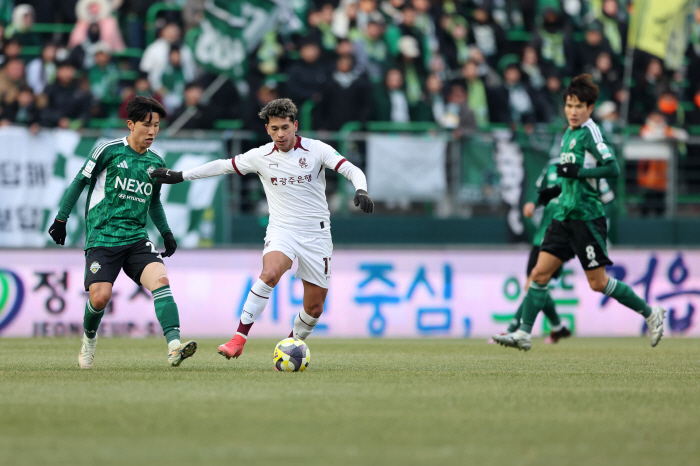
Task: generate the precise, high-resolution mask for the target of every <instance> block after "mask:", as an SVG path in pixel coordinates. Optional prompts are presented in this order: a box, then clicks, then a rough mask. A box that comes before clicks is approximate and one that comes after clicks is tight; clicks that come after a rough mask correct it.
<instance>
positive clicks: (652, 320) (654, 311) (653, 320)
mask: <svg viewBox="0 0 700 466" xmlns="http://www.w3.org/2000/svg"><path fill="white" fill-rule="evenodd" d="M665 317H666V309H664V308H663V307H661V306H654V307H653V308H651V315H649V317H647V318H646V321H647V325H648V326H649V336H650V338H651V346H652V348H653V347H654V346H656V345H657V344H658V343H659V340H661V337H662V336H663V335H664V318H665Z"/></svg>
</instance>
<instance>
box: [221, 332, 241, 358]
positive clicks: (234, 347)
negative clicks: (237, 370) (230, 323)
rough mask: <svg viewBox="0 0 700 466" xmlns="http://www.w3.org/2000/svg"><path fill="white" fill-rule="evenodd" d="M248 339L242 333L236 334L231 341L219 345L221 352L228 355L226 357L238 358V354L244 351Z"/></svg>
mask: <svg viewBox="0 0 700 466" xmlns="http://www.w3.org/2000/svg"><path fill="white" fill-rule="evenodd" d="M246 341H248V340H246V339H245V338H244V337H243V336H242V335H238V334H236V336H235V337H233V338H231V341H229V342H228V343H225V344H223V345H221V346H219V354H220V355H222V356H224V357H226V359H231V358H238V356H240V355H241V353H243V346H245V342H246Z"/></svg>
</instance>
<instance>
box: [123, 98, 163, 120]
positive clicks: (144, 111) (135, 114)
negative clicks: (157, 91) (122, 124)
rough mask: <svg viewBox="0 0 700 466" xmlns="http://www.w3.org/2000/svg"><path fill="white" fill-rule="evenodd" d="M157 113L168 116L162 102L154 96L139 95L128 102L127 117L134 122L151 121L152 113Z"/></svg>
mask: <svg viewBox="0 0 700 466" xmlns="http://www.w3.org/2000/svg"><path fill="white" fill-rule="evenodd" d="M154 112H155V113H157V114H158V115H160V117H161V118H165V117H166V116H168V114H167V112H166V111H165V109H164V108H163V106H162V105H161V103H160V102H158V101H157V100H156V99H154V98H153V97H146V96H142V95H137V96H134V97H132V98H131V99H129V102H128V103H127V104H126V119H127V120H131V121H133V122H134V123H136V122H137V121H146V119H148V122H149V123H150V121H151V118H152V116H151V113H154Z"/></svg>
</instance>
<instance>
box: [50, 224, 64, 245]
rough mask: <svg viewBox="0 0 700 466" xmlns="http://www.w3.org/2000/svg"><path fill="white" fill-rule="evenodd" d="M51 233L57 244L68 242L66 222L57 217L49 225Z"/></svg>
mask: <svg viewBox="0 0 700 466" xmlns="http://www.w3.org/2000/svg"><path fill="white" fill-rule="evenodd" d="M49 235H51V238H53V240H54V241H56V244H66V222H62V221H60V220H59V219H55V220H54V221H53V223H52V224H51V226H50V227H49Z"/></svg>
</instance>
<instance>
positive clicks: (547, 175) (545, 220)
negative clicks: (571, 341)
mask: <svg viewBox="0 0 700 466" xmlns="http://www.w3.org/2000/svg"><path fill="white" fill-rule="evenodd" d="M558 166H559V159H558V158H553V159H551V160H550V161H549V163H548V164H547V165H546V166H545V167H544V169H543V170H542V173H541V174H540V176H539V178H537V181H536V183H535V186H536V187H537V193H538V196H537V200H536V201H530V202H526V203H525V205H524V206H523V216H525V217H527V218H531V217H532V216H533V215H534V213H535V209H536V208H537V206H538V205H540V206H544V210H543V212H542V219H541V220H540V224H539V225H538V227H537V230H536V231H535V234H534V235H533V238H532V249H531V250H530V257H529V259H528V261H527V272H526V276H527V280H526V282H525V291H527V290H528V289H529V288H530V282H531V281H532V280H531V278H530V274H531V273H532V269H534V268H535V264H537V257H538V256H539V254H540V246H541V245H542V240H543V239H544V234H545V231H546V230H547V228H548V227H549V225H550V223H552V219H553V218H554V214H555V213H556V211H557V208H558V206H559V195H560V194H561V184H562V182H563V178H561V177H560V176H559V175H557V169H558ZM598 192H599V197H600V202H602V203H603V205H604V208H606V210H607V207H608V206H610V205H611V204H612V201H613V200H615V193H613V191H612V190H611V189H610V185H609V184H608V183H607V181H606V180H605V179H604V178H603V179H601V180H599V182H598ZM561 274H562V267H559V268H558V269H557V270H556V271H555V272H554V273H553V274H552V278H559V277H560V276H561ZM542 312H543V313H544V314H545V316H547V319H549V322H550V324H551V327H552V331H551V333H550V334H549V335H548V336H547V338H545V340H544V342H545V343H557V342H558V341H559V339H561V338H566V337H569V336H571V331H570V330H569V329H568V328H567V327H566V326H565V325H564V324H562V323H561V319H560V317H559V314H558V313H557V310H556V306H555V304H554V300H553V299H552V297H551V296H550V295H549V293H547V298H546V300H545V303H544V307H543V308H542ZM522 314H523V303H520V307H519V308H518V311H517V312H516V313H515V316H514V317H513V320H512V322H511V323H510V325H509V326H508V330H507V332H506V333H512V332H515V331H516V330H518V328H520V322H521V319H522ZM506 333H502V334H501V335H505V334H506ZM492 342H493V343H495V340H492Z"/></svg>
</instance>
